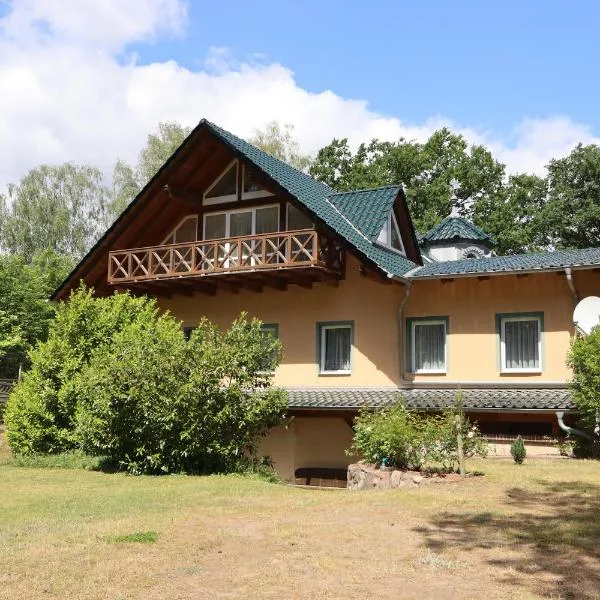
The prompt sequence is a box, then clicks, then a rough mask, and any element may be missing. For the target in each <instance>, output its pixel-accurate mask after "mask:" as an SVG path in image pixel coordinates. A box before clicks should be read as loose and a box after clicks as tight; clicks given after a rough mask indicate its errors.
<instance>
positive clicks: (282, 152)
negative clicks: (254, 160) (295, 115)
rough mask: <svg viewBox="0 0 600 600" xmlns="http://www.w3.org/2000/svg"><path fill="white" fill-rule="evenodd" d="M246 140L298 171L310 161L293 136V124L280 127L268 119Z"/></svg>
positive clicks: (303, 168)
mask: <svg viewBox="0 0 600 600" xmlns="http://www.w3.org/2000/svg"><path fill="white" fill-rule="evenodd" d="M248 141H249V142H250V143H251V144H253V145H254V146H256V147H257V148H260V149H261V150H262V151H263V152H266V153H267V154H270V155H271V156H274V157H275V158H278V159H279V160H281V161H283V162H285V163H287V164H289V165H292V167H296V169H298V170H299V171H304V170H306V169H307V167H308V166H309V165H310V163H311V158H310V156H309V155H308V154H302V153H301V152H300V145H299V144H298V141H297V140H296V139H295V138H294V126H293V125H290V124H286V125H284V126H283V127H282V126H281V125H280V124H279V123H278V122H277V121H270V122H269V123H267V124H266V125H265V126H264V128H263V129H255V130H254V135H253V136H252V137H251V138H250V139H249V140H248Z"/></svg>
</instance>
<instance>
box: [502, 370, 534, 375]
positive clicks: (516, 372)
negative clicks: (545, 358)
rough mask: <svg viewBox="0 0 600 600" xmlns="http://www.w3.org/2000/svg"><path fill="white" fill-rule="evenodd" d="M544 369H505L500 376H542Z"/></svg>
mask: <svg viewBox="0 0 600 600" xmlns="http://www.w3.org/2000/svg"><path fill="white" fill-rule="evenodd" d="M541 374H542V369H503V370H502V371H500V375H541Z"/></svg>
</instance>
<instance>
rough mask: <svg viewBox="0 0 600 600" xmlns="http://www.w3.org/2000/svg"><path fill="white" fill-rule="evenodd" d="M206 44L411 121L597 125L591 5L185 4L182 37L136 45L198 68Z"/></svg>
mask: <svg viewBox="0 0 600 600" xmlns="http://www.w3.org/2000/svg"><path fill="white" fill-rule="evenodd" d="M211 46H217V47H222V46H227V47H230V48H231V49H232V50H233V52H234V54H235V55H236V56H238V57H246V56H249V55H252V54H260V55H263V56H264V57H265V59H266V60H268V61H274V62H279V63H281V64H284V65H286V66H287V67H289V68H290V69H292V70H293V71H294V73H295V75H296V80H297V83H298V84H299V85H300V86H302V87H304V88H306V89H308V90H311V91H315V92H318V91H321V90H323V89H332V90H334V91H335V92H336V93H338V94H340V95H342V96H344V97H348V98H366V99H368V100H369V103H370V105H371V107H372V108H373V109H374V110H376V111H380V112H383V113H385V114H388V115H396V116H399V117H402V118H405V119H408V120H410V121H413V122H419V121H423V120H425V119H426V118H428V117H430V116H431V115H438V114H439V115H444V116H448V117H450V118H452V119H455V120H457V121H458V122H461V123H468V124H469V125H471V126H475V127H478V128H484V129H493V130H504V131H507V130H509V129H510V128H511V127H512V126H513V125H514V123H515V122H516V121H518V120H519V119H520V118H522V117H523V116H530V117H545V116H549V115H556V114H561V115H562V114H568V115H570V116H571V117H572V118H573V119H575V120H577V121H583V122H585V123H587V124H589V125H590V126H592V127H593V128H594V130H595V131H596V132H598V130H599V129H600V111H598V100H599V99H600V93H599V92H600V77H598V65H600V3H598V2H590V1H588V2H585V1H575V2H565V1H564V0H563V1H562V2H559V1H556V0H555V1H551V0H546V1H545V2H541V1H523V0H521V1H520V2H518V1H514V0H509V1H504V2H482V1H478V2H474V1H456V2H448V1H441V0H438V1H429V2H398V1H395V2H394V1H389V0H388V1H381V2H373V3H363V2H353V1H347V0H346V1H341V0H335V1H334V0H329V1H320V2H319V1H315V0H310V1H303V2H297V1H296V2H293V1H290V0H281V1H278V2H274V1H263V0H259V1H253V2H231V1H229V2H198V1H192V2H191V3H190V4H189V24H188V26H187V31H186V34H185V36H184V37H182V38H179V39H175V40H170V41H162V42H161V43H159V44H156V45H149V44H144V45H143V46H138V47H137V50H138V51H139V52H140V57H141V59H142V61H154V60H161V61H162V60H166V59H169V58H170V59H175V60H177V61H178V62H180V63H181V64H183V65H186V66H188V67H189V68H191V69H194V68H198V66H199V65H200V64H201V61H202V59H203V57H204V55H205V54H206V51H207V50H208V48H209V47H211Z"/></svg>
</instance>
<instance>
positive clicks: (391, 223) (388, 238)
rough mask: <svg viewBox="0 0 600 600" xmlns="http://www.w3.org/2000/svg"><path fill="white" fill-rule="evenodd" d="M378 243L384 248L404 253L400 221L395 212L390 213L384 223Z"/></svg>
mask: <svg viewBox="0 0 600 600" xmlns="http://www.w3.org/2000/svg"><path fill="white" fill-rule="evenodd" d="M377 241H378V242H379V243H380V244H382V245H383V246H387V247H388V248H393V249H394V250H398V252H402V254H405V252H404V244H403V243H402V237H401V236H400V229H399V228H398V221H397V220H396V215H395V214H394V211H393V210H390V212H389V213H388V218H387V219H386V222H385V223H384V225H383V227H382V229H381V232H380V233H379V236H378V237H377Z"/></svg>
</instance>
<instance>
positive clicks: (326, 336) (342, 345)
mask: <svg viewBox="0 0 600 600" xmlns="http://www.w3.org/2000/svg"><path fill="white" fill-rule="evenodd" d="M351 369H352V324H351V323H333V324H329V325H320V326H319V371H320V372H321V373H337V374H349V373H350V371H351Z"/></svg>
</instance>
